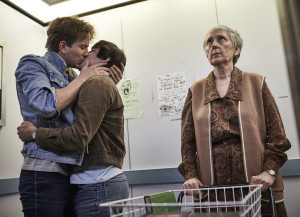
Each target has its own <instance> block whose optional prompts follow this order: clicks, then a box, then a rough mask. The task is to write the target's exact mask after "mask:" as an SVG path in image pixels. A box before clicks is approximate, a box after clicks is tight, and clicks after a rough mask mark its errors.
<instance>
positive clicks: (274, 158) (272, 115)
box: [262, 81, 291, 174]
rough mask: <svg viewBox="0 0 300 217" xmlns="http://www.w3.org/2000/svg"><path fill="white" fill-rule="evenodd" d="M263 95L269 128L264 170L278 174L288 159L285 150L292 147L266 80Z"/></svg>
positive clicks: (267, 128) (267, 127) (267, 126)
mask: <svg viewBox="0 0 300 217" xmlns="http://www.w3.org/2000/svg"><path fill="white" fill-rule="evenodd" d="M262 97H263V103H264V112H265V122H266V130H267V141H266V145H265V154H264V165H263V171H266V170H271V169H272V170H274V171H275V172H276V174H278V172H279V169H280V167H281V166H282V165H283V164H284V163H285V162H286V161H287V155H286V153H285V152H286V151H287V150H288V149H290V147H291V143H290V141H289V140H288V139H287V138H286V135H285V131H284V127H283V123H282V120H281V116H280V113H279V110H278V107H277V105H276V102H275V100H274V97H273V96H272V93H271V92H270V90H269V88H268V85H267V83H266V82H265V81H264V84H263V88H262Z"/></svg>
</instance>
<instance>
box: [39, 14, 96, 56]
mask: <svg viewBox="0 0 300 217" xmlns="http://www.w3.org/2000/svg"><path fill="white" fill-rule="evenodd" d="M47 35H48V39H47V42H46V46H45V47H46V48H47V49H48V50H49V51H55V52H58V51H59V43H60V42H61V41H65V42H66V43H67V45H68V46H69V47H71V46H72V45H73V43H74V42H75V41H77V40H82V39H86V38H88V39H89V40H91V39H93V38H94V35H95V30H94V27H93V26H92V25H91V24H89V23H88V22H85V21H83V20H80V19H79V18H78V17H75V16H73V17H60V18H56V19H55V20H53V21H51V22H50V24H49V28H48V30H47Z"/></svg>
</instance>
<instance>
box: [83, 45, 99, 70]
mask: <svg viewBox="0 0 300 217" xmlns="http://www.w3.org/2000/svg"><path fill="white" fill-rule="evenodd" d="M99 50H100V48H95V49H92V50H91V51H90V52H89V54H88V56H87V58H85V59H84V61H83V62H82V63H81V64H80V66H79V70H81V69H82V67H83V66H84V65H85V64H86V61H87V60H88V61H89V66H92V65H95V64H96V63H100V61H101V59H100V58H98V57H97V54H98V53H99Z"/></svg>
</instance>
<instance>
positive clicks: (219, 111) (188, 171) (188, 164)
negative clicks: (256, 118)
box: [179, 68, 290, 184]
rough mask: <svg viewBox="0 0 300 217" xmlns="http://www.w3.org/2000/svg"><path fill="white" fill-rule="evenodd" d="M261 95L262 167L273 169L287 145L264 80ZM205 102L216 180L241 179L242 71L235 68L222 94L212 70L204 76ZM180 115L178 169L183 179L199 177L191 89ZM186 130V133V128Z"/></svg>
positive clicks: (218, 181) (280, 161)
mask: <svg viewBox="0 0 300 217" xmlns="http://www.w3.org/2000/svg"><path fill="white" fill-rule="evenodd" d="M262 96H263V103H264V111H265V122H266V130H267V140H266V144H265V156H264V164H263V168H262V171H264V170H269V169H273V170H275V171H276V172H278V170H279V169H280V167H281V166H282V165H283V164H284V163H285V162H286V160H287V155H286V154H285V153H284V152H285V151H286V150H288V149H289V148H290V142H289V140H288V139H287V138H286V135H285V131H284V127H283V124H282V120H281V117H280V114H279V111H278V108H277V105H276V103H275V100H274V98H273V96H272V94H271V92H270V90H269V88H268V86H267V84H266V82H265V81H264V83H263V87H262ZM204 97H205V101H204V102H205V103H211V135H212V138H211V140H212V145H213V163H214V174H215V184H232V183H244V182H245V176H244V169H243V157H242V147H241V142H240V130H239V121H238V101H240V100H242V72H241V71H240V70H239V69H238V68H234V70H233V72H232V75H231V81H230V85H229V88H228V91H227V94H226V95H225V96H224V97H223V98H221V97H220V95H219V93H218V91H217V89H216V84H215V77H214V74H213V72H211V73H210V74H209V75H208V77H207V80H206V86H205V96H204ZM184 107H185V108H184V109H183V113H182V119H185V120H190V121H185V122H182V123H183V125H182V131H185V132H182V135H185V136H184V138H183V137H182V159H184V160H183V162H182V163H181V165H180V166H179V170H180V172H181V173H183V174H184V176H185V180H187V179H190V178H195V177H198V175H197V171H196V153H195V152H196V142H195V133H194V125H193V116H192V92H191V90H190V89H189V92H188V95H187V98H186V102H185V106H184ZM187 131H188V132H189V133H188V134H187V133H186V132H187Z"/></svg>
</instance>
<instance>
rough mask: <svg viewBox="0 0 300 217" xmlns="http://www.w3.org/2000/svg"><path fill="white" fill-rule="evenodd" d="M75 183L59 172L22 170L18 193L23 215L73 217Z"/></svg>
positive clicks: (27, 216)
mask: <svg viewBox="0 0 300 217" xmlns="http://www.w3.org/2000/svg"><path fill="white" fill-rule="evenodd" d="M76 189H77V186H76V185H71V184H70V177H69V176H64V175H62V174H60V173H54V172H53V173H52V172H39V171H29V170H22V171H21V175H20V183H19V193H20V199H21V202H22V206H23V212H24V216H25V217H75V213H74V206H73V200H74V196H75V194H76Z"/></svg>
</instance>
